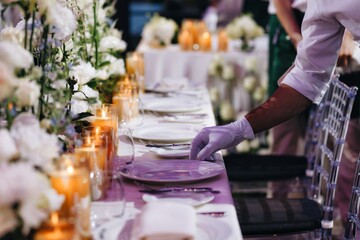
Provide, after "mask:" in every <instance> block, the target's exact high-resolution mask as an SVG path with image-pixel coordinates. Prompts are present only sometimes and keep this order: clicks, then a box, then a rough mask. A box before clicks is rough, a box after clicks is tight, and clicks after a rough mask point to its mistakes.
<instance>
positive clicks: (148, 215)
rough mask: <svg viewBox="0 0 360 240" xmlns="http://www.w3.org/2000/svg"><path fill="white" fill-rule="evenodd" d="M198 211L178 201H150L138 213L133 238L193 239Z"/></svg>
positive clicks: (153, 239) (141, 239)
mask: <svg viewBox="0 0 360 240" xmlns="http://www.w3.org/2000/svg"><path fill="white" fill-rule="evenodd" d="M195 234H196V212H195V209H194V208H193V207H192V206H189V205H186V204H182V203H177V202H164V201H161V202H157V201H154V202H150V203H147V204H146V205H144V207H143V208H142V211H141V212H140V213H139V214H137V215H136V217H135V220H134V225H133V231H132V235H131V240H169V239H171V240H193V239H194V238H195Z"/></svg>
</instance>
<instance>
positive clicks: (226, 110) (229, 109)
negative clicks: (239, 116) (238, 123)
mask: <svg viewBox="0 0 360 240" xmlns="http://www.w3.org/2000/svg"><path fill="white" fill-rule="evenodd" d="M220 117H221V119H222V120H224V121H230V120H233V119H234V118H235V110H234V107H233V106H232V104H231V103H230V102H229V101H223V102H222V103H221V104H220Z"/></svg>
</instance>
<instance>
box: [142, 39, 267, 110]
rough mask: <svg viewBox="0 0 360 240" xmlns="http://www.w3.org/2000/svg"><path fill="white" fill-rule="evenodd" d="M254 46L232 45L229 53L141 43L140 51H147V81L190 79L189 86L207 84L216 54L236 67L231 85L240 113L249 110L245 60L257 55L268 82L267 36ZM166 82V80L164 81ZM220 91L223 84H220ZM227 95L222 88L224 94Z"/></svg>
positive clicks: (261, 73) (263, 78)
mask: <svg viewBox="0 0 360 240" xmlns="http://www.w3.org/2000/svg"><path fill="white" fill-rule="evenodd" d="M254 43H255V48H254V50H253V51H251V52H242V51H239V50H235V49H234V47H233V45H234V43H233V44H231V45H230V46H232V47H229V49H230V50H228V51H227V52H217V51H212V52H200V51H181V50H180V48H179V46H178V45H171V46H168V47H166V48H163V49H154V48H151V47H149V46H147V45H145V44H140V45H139V46H138V48H137V50H138V51H140V52H143V53H144V61H145V82H146V84H147V85H150V86H151V85H154V84H156V83H159V82H162V81H164V79H176V78H187V79H188V80H189V84H190V86H195V87H198V86H207V85H208V82H209V76H208V68H209V64H210V62H211V61H212V59H213V58H214V56H215V55H216V54H218V55H220V56H221V57H222V58H223V59H224V60H225V61H227V62H229V63H232V64H234V66H235V75H236V79H235V82H234V83H233V84H232V91H233V92H232V95H233V106H234V108H235V110H236V111H237V112H240V111H247V110H250V108H251V106H250V100H249V98H250V96H249V94H248V93H247V92H246V91H245V90H244V88H243V85H242V80H243V77H244V75H245V67H244V64H245V60H246V59H247V58H250V57H255V58H256V60H257V61H256V62H257V67H256V74H257V76H258V78H260V79H261V81H263V82H264V81H265V82H266V81H267V75H268V73H267V68H268V67H267V66H268V37H267V36H264V37H261V38H258V39H256V40H255V42H254ZM165 81H166V80H165ZM219 88H220V90H221V88H223V86H221V84H220V86H219ZM224 94H228V93H224V90H222V91H221V95H224Z"/></svg>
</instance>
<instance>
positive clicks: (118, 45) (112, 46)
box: [99, 36, 126, 52]
mask: <svg viewBox="0 0 360 240" xmlns="http://www.w3.org/2000/svg"><path fill="white" fill-rule="evenodd" d="M125 49H126V43H125V42H124V41H123V40H121V39H120V38H118V37H115V36H106V37H103V38H102V39H101V40H100V46H99V51H100V52H107V51H109V50H115V51H117V50H119V51H124V50H125Z"/></svg>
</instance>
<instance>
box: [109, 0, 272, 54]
mask: <svg viewBox="0 0 360 240" xmlns="http://www.w3.org/2000/svg"><path fill="white" fill-rule="evenodd" d="M209 4H211V0H163V1H160V0H117V3H116V9H117V13H116V16H115V18H116V19H117V25H116V27H117V28H118V29H120V30H122V32H123V39H124V40H125V41H126V42H127V44H128V47H127V51H133V50H134V49H135V48H136V46H137V45H138V43H139V40H140V38H141V31H142V28H143V26H144V24H145V23H146V22H147V21H148V20H149V19H150V17H151V16H152V15H153V14H154V13H159V14H160V15H161V16H164V17H167V18H171V19H173V20H174V21H176V23H177V24H178V25H180V24H181V22H182V20H183V19H184V18H193V19H201V18H202V15H203V13H204V12H205V10H206V8H207V7H208V6H209ZM267 6H268V1H266V0H244V6H243V11H242V12H243V13H251V14H252V15H253V16H254V18H255V20H256V21H257V22H258V24H260V25H261V26H262V27H264V29H266V27H267V22H268V13H267ZM240 14H241V13H239V15H240Z"/></svg>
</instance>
